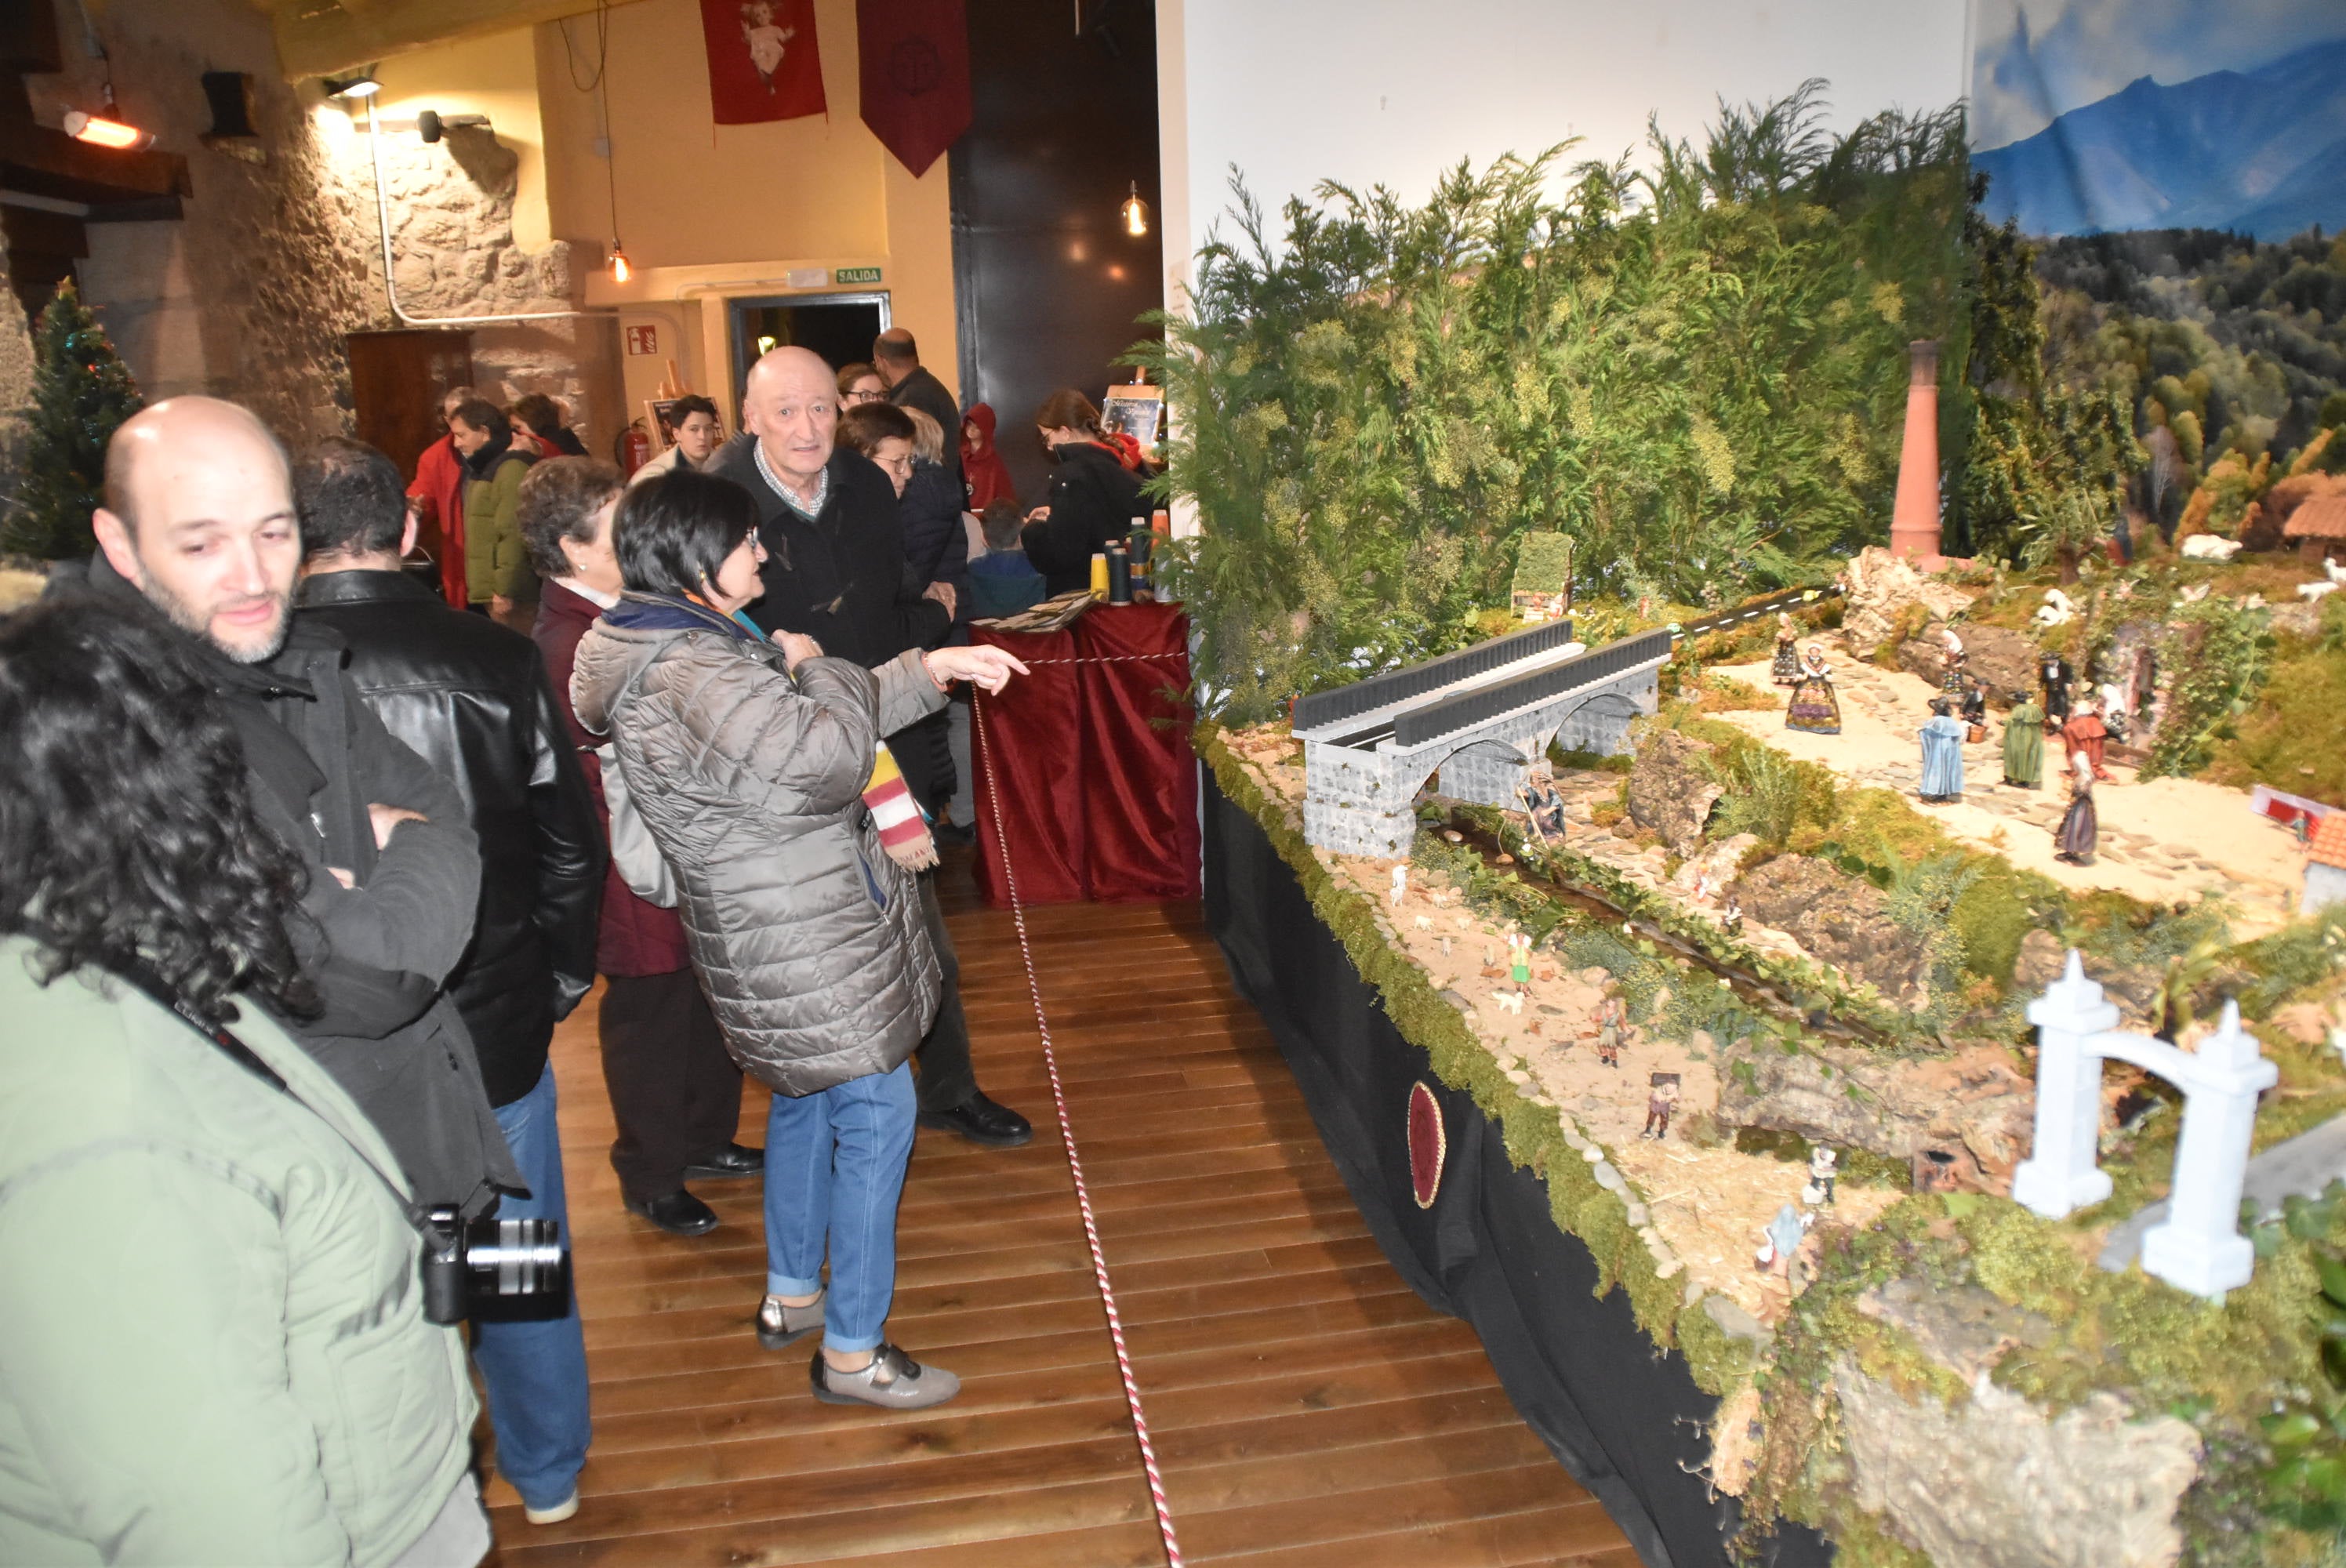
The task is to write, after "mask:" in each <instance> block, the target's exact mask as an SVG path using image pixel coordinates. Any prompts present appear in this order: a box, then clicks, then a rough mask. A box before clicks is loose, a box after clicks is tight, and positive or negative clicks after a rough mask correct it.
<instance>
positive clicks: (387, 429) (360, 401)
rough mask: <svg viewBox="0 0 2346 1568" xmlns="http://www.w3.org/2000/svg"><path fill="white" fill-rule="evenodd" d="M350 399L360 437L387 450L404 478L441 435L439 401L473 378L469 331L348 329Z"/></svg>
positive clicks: (409, 475) (412, 476) (471, 339)
mask: <svg viewBox="0 0 2346 1568" xmlns="http://www.w3.org/2000/svg"><path fill="white" fill-rule="evenodd" d="M343 342H344V344H345V346H346V348H347V350H348V351H349V354H350V360H351V401H352V403H353V404H354V405H355V406H356V408H357V410H358V426H359V439H360V440H361V441H363V442H365V443H367V444H368V445H369V446H372V447H374V448H376V449H377V450H378V451H381V452H384V453H389V454H390V456H391V459H392V461H393V462H394V463H398V464H399V471H400V473H401V475H402V476H403V478H406V479H408V480H411V481H412V480H413V479H414V477H415V460H416V458H417V457H419V456H421V455H422V454H423V449H424V448H425V447H427V446H429V445H431V444H432V443H433V442H435V441H437V440H439V439H440V435H441V429H440V400H441V399H442V398H443V397H444V396H446V395H447V392H448V389H449V388H451V387H460V386H466V385H469V384H470V383H471V382H472V379H473V334H472V333H470V332H458V331H413V332H352V333H351V334H350V336H349V337H347V338H345V339H344V340H343Z"/></svg>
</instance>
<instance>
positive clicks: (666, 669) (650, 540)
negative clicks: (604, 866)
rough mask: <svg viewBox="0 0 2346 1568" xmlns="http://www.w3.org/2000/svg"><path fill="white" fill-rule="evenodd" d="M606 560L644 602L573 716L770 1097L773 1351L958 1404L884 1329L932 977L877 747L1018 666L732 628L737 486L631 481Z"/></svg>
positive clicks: (1002, 660) (880, 1386) (616, 625)
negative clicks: (859, 661) (595, 736)
mask: <svg viewBox="0 0 2346 1568" xmlns="http://www.w3.org/2000/svg"><path fill="white" fill-rule="evenodd" d="M613 543H614V545H616V547H617V552H618V556H619V569H620V575H621V576H622V578H623V579H624V580H625V582H626V584H627V593H626V594H625V595H624V596H622V597H621V599H620V601H619V603H618V604H617V606H613V607H612V608H611V609H610V610H608V611H607V612H606V613H605V614H604V616H603V617H602V618H601V619H600V620H598V621H597V622H596V623H595V625H594V626H593V627H592V628H591V629H590V630H588V632H587V633H586V636H585V638H584V639H582V640H581V641H580V643H579V645H578V658H577V663H576V667H575V668H574V669H573V672H572V675H571V687H570V689H571V697H572V700H573V703H574V704H575V706H576V709H577V714H578V719H579V722H580V723H581V724H583V725H585V726H586V728H588V729H590V730H594V731H596V732H597V733H603V732H606V731H607V732H608V733H609V734H610V735H611V737H612V739H613V743H614V745H615V747H616V748H617V753H618V758H619V766H620V769H621V771H622V773H623V775H624V777H625V779H626V780H627V789H628V793H629V796H630V798H631V799H632V800H633V801H634V803H635V809H637V812H638V813H640V815H641V816H642V818H643V820H644V823H645V825H646V826H647V827H648V828H649V829H650V830H651V833H652V837H653V838H654V840H657V841H658V845H659V847H660V851H661V853H662V854H663V855H664V856H665V857H666V859H667V860H668V864H669V866H670V868H671V869H672V870H673V871H674V872H675V875H676V882H677V888H678V906H677V907H678V912H679V913H680V914H681V915H682V916H683V918H684V927H685V933H686V936H687V938H688V942H689V943H690V945H691V950H692V960H693V967H694V969H695V970H696V971H698V972H699V975H700V981H701V984H702V986H703V987H704V988H705V989H706V990H707V991H708V993H709V1003H710V1006H711V1007H712V1008H713V1009H714V1011H715V1013H716V1015H717V1021H718V1023H719V1025H720V1026H721V1027H722V1028H723V1030H724V1032H725V1043H726V1045H727V1048H728V1049H729V1050H730V1051H731V1052H732V1053H733V1055H734V1058H735V1059H736V1060H737V1061H739V1063H740V1064H741V1066H742V1068H743V1070H744V1071H746V1072H748V1073H750V1074H753V1075H754V1076H756V1077H757V1078H759V1079H760V1080H761V1081H763V1082H764V1083H765V1084H768V1085H769V1086H770V1087H771V1088H772V1089H773V1091H774V1097H773V1105H772V1108H771V1110H770V1113H769V1114H768V1117H767V1124H766V1257H767V1278H766V1296H765V1299H764V1300H763V1301H762V1302H761V1303H760V1307H759V1310H758V1338H759V1340H760V1343H762V1344H764V1345H765V1346H766V1347H767V1348H768V1349H781V1348H782V1347H783V1346H785V1345H789V1344H791V1343H793V1342H795V1341H797V1340H798V1339H802V1338H804V1337H805V1336H806V1335H807V1334H809V1333H811V1332H812V1331H813V1330H814V1329H816V1328H818V1327H820V1328H821V1329H823V1330H824V1333H823V1345H822V1349H821V1351H819V1352H818V1353H817V1354H816V1356H815V1357H814V1359H813V1360H812V1362H811V1365H810V1368H809V1375H810V1377H811V1380H812V1381H813V1385H814V1391H815V1395H816V1397H817V1398H819V1399H821V1400H826V1401H829V1402H831V1403H834V1404H840V1403H857V1402H860V1403H865V1404H873V1405H879V1406H882V1407H883V1408H886V1409H892V1410H913V1409H919V1408H921V1407H923V1406H927V1405H933V1404H940V1403H943V1401H944V1400H949V1399H951V1398H953V1396H954V1393H956V1392H957V1391H959V1389H960V1387H961V1385H960V1382H959V1380H957V1379H955V1378H954V1375H953V1374H952V1373H950V1372H947V1371H944V1370H943V1369H939V1368H935V1367H930V1368H923V1367H922V1366H921V1365H920V1364H919V1363H918V1362H916V1361H913V1359H911V1358H910V1357H908V1356H906V1355H905V1354H904V1353H903V1351H902V1350H901V1349H897V1348H896V1347H894V1346H892V1345H891V1344H889V1343H888V1342H887V1341H886V1339H884V1337H883V1336H882V1326H883V1325H884V1323H885V1321H886V1319H887V1316H888V1304H889V1300H890V1298H891V1297H892V1294H893V1291H894V1286H895V1264H896V1251H895V1248H896V1236H895V1231H896V1202H897V1197H898V1196H899V1194H900V1193H901V1192H902V1190H903V1180H904V1166H905V1162H906V1161H907V1159H908V1158H909V1157H910V1156H911V1153H912V1146H913V1117H914V1114H915V1107H914V1096H913V1083H912V1068H911V1066H910V1058H911V1056H912V1054H913V1047H915V1046H916V1045H918V1044H920V1041H921V1036H922V1035H923V1033H926V1031H927V1029H928V1027H929V1024H930V1022H931V1021H932V1019H933V1017H934V1015H935V1013H936V1008H937V992H938V986H939V972H938V967H937V959H936V955H935V953H934V952H933V951H932V950H931V948H930V945H929V941H928V936H927V932H926V931H925V929H924V927H923V923H922V917H921V903H920V892H919V889H918V887H917V885H916V884H915V882H914V881H913V876H912V874H911V873H910V872H909V871H905V870H904V869H903V868H902V867H900V866H898V865H897V864H896V862H895V861H894V860H891V859H890V858H889V857H888V855H887V854H886V853H885V852H884V851H883V850H882V848H881V843H880V835H879V832H878V830H876V829H875V827H874V826H873V823H872V813H871V811H870V810H869V809H867V808H866V807H865V805H864V803H863V792H864V789H865V787H866V786H867V784H868V783H869V782H870V781H871V779H872V768H873V760H874V756H875V753H876V751H877V749H878V746H879V738H880V737H881V736H882V735H884V734H887V733H888V732H889V731H891V730H892V729H899V728H903V726H905V725H907V724H910V723H912V722H913V720H914V719H916V718H920V717H922V716H923V714H926V713H931V712H933V711H935V710H936V709H938V708H943V706H944V702H945V695H944V694H945V689H946V687H947V685H948V684H949V683H950V682H951V681H953V680H954V679H956V678H968V679H972V680H975V681H976V682H978V683H979V684H980V685H982V686H984V687H986V688H987V689H989V690H994V691H998V690H1000V689H1001V688H1002V687H1003V685H1004V683H1005V682H1006V681H1007V680H1008V679H1009V677H1010V676H1011V674H1012V673H1013V671H1016V672H1018V673H1022V674H1023V673H1024V671H1025V667H1024V666H1022V665H1020V664H1018V662H1017V661H1016V660H1015V659H1013V658H1011V657H1009V656H1008V655H1006V654H1005V653H1003V652H1002V651H1001V650H999V649H997V648H940V649H937V650H935V651H934V652H933V653H929V654H926V655H923V654H920V653H917V652H912V653H906V654H903V655H902V656H901V657H897V658H895V659H892V660H891V661H890V662H889V663H887V664H885V665H882V666H881V667H879V668H877V669H864V668H862V667H860V666H857V665H854V664H852V663H850V662H848V661H846V660H844V659H831V658H825V657H821V656H822V650H821V648H820V647H817V646H816V645H815V643H814V641H813V640H812V639H811V638H809V637H803V636H797V635H795V634H793V633H790V632H777V633H776V634H774V641H773V642H772V643H768V642H767V641H766V640H765V638H764V637H763V636H761V635H760V633H759V632H758V630H757V628H756V627H755V626H751V625H750V623H749V622H748V621H747V620H746V619H745V618H743V617H742V616H740V615H739V610H740V609H741V607H742V606H745V605H747V604H749V603H750V602H751V601H753V600H754V599H756V598H757V597H758V596H759V595H760V592H762V585H761V584H760V578H759V566H760V564H761V563H762V562H763V560H764V559H765V551H764V548H763V547H762V546H761V545H760V544H759V541H758V535H757V512H756V506H755V504H754V503H753V502H752V501H751V500H750V495H749V493H748V492H746V491H744V490H742V489H741V488H740V487H739V485H737V484H733V483H732V482H731V481H729V480H725V479H719V478H716V477H714V476H712V475H709V474H703V473H691V472H688V471H678V472H675V473H668V474H664V475H662V476H660V477H659V478H657V479H654V480H651V481H649V482H648V483H647V484H641V485H638V486H637V487H636V488H635V489H633V490H631V491H629V492H628V493H627V497H626V499H625V500H624V501H623V502H621V504H620V507H619V515H618V521H617V524H616V526H615V528H614V530H613ZM826 1252H827V1253H828V1256H829V1258H830V1263H831V1284H830V1288H829V1289H828V1290H827V1291H826V1290H825V1289H824V1288H823V1284H822V1278H821V1275H822V1266H823V1261H824V1257H825V1255H826Z"/></svg>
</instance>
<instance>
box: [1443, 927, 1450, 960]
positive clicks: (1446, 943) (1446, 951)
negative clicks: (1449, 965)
mask: <svg viewBox="0 0 2346 1568" xmlns="http://www.w3.org/2000/svg"><path fill="white" fill-rule="evenodd" d="M1442 956H1443V957H1444V958H1448V957H1449V956H1450V933H1449V932H1443V936H1442Z"/></svg>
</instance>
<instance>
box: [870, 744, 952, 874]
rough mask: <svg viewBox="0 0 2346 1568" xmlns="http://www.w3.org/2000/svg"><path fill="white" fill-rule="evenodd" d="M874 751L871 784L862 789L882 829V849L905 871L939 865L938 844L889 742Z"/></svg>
mask: <svg viewBox="0 0 2346 1568" xmlns="http://www.w3.org/2000/svg"><path fill="white" fill-rule="evenodd" d="M872 751H873V753H874V755H873V757H872V781H871V782H870V783H868V784H866V785H864V786H863V803H864V805H866V806H868V807H870V808H871V809H872V825H873V826H875V827H877V828H878V829H879V830H880V847H881V848H882V849H883V850H887V851H888V858H889V859H890V860H893V861H895V862H896V863H897V864H898V865H900V866H902V867H903V868H904V869H905V870H906V871H927V870H928V869H929V868H930V867H931V866H933V865H935V864H936V863H937V843H936V840H934V839H933V838H932V837H930V836H929V824H928V820H927V819H926V818H925V817H923V815H922V814H921V807H920V802H919V801H917V800H914V799H913V791H912V790H911V789H909V788H908V787H907V786H906V785H905V783H904V775H903V772H902V771H901V770H900V769H898V768H897V766H896V754H895V753H894V752H892V751H891V750H889V749H888V743H887V742H886V741H884V740H882V741H881V742H879V743H878V744H877V745H876V746H874V747H873V748H872Z"/></svg>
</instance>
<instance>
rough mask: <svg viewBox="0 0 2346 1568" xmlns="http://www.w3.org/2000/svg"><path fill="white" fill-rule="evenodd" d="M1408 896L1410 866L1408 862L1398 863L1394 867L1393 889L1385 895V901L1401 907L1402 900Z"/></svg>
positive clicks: (1395, 906) (1397, 907)
mask: <svg viewBox="0 0 2346 1568" xmlns="http://www.w3.org/2000/svg"><path fill="white" fill-rule="evenodd" d="M1407 897H1409V867H1408V866H1407V865H1406V864H1403V865H1398V866H1395V867H1394V868H1393V869H1392V891H1391V892H1390V893H1387V894H1386V895H1385V901H1386V902H1387V903H1389V904H1391V905H1392V907H1393V908H1395V909H1399V908H1401V903H1402V901H1403V899H1405V898H1407Z"/></svg>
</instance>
